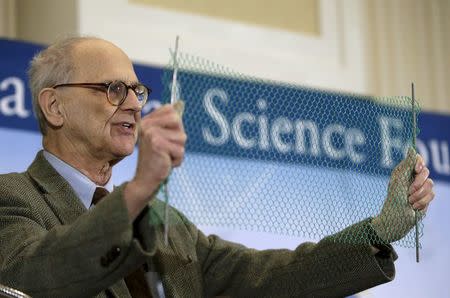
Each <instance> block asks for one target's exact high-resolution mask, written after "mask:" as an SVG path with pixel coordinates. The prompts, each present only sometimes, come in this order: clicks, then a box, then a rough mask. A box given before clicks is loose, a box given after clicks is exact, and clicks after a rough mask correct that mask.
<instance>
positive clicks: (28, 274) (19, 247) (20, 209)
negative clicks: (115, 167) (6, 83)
mask: <svg viewBox="0 0 450 298" xmlns="http://www.w3.org/2000/svg"><path fill="white" fill-rule="evenodd" d="M123 188H124V185H122V186H120V187H117V188H116V189H115V190H114V192H112V193H111V194H109V195H108V196H107V197H105V199H103V200H102V201H101V202H100V203H99V204H98V205H97V206H96V207H95V208H94V209H92V210H90V211H87V210H86V209H85V208H84V206H83V205H82V204H81V202H80V200H79V199H78V198H77V197H76V195H75V192H74V191H73V190H72V189H71V187H70V186H69V184H68V183H67V182H66V181H65V180H64V179H63V178H62V177H61V176H60V175H59V174H58V173H57V172H56V171H55V170H54V169H53V168H52V167H51V165H50V164H49V163H48V162H47V161H46V160H45V158H44V156H43V154H42V152H39V153H38V155H37V157H36V159H35V160H34V162H33V163H32V164H31V165H30V167H29V168H28V170H27V171H26V172H24V173H11V174H6V175H0V283H3V284H6V285H8V286H12V287H14V288H17V289H20V290H22V291H24V292H26V293H28V294H30V295H32V296H34V297H92V296H95V297H130V295H129V293H128V290H127V288H126V285H125V283H124V281H123V277H124V276H126V275H128V274H129V273H130V272H132V271H133V270H134V269H135V268H137V267H138V266H141V265H142V264H144V266H151V267H152V268H155V270H156V271H158V272H159V273H160V275H161V278H162V282H163V285H164V290H165V293H166V296H167V297H212V296H232V297H341V296H345V295H349V294H351V293H355V292H358V291H361V290H363V289H366V288H370V287H372V286H375V285H377V284H380V283H383V282H387V281H389V280H391V279H392V278H393V276H394V266H393V259H395V258H396V256H395V253H394V252H393V251H391V250H390V249H388V250H387V252H386V253H384V254H379V255H377V256H376V257H375V256H373V255H372V254H371V250H370V245H369V244H366V243H361V244H352V245H349V244H344V243H342V242H339V241H336V239H343V237H348V236H351V237H353V236H357V234H358V233H362V232H367V231H366V230H367V229H370V227H369V225H368V223H367V221H363V222H361V223H358V224H356V225H353V226H351V227H349V228H348V229H346V230H344V231H343V232H341V233H338V234H336V235H333V236H330V237H327V238H324V239H323V240H322V241H320V242H318V243H317V244H314V243H304V244H301V245H300V246H299V247H298V248H297V249H295V250H294V251H289V250H265V251H256V250H253V249H248V248H245V247H243V246H241V245H238V244H235V243H231V242H228V241H224V240H222V239H220V238H219V237H217V236H208V237H207V236H205V235H204V234H203V233H202V232H201V231H199V230H198V229H197V228H196V227H195V226H194V225H193V224H192V223H190V222H189V221H188V220H187V219H186V218H185V217H184V216H183V215H182V214H181V213H179V212H178V211H177V210H175V209H173V208H172V209H171V210H170V220H171V229H170V233H169V239H170V240H169V245H168V246H165V245H164V243H163V241H162V239H163V236H162V235H163V234H162V233H163V228H162V214H163V207H164V205H163V203H161V202H160V201H158V200H154V201H153V203H151V205H149V207H148V208H146V209H145V210H144V211H143V212H142V213H141V215H140V216H139V217H138V219H136V220H135V222H134V223H132V222H130V220H129V218H128V214H127V210H126V207H125V203H124V201H123V197H122V191H123Z"/></svg>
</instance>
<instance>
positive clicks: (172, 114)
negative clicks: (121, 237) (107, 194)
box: [124, 101, 187, 220]
mask: <svg viewBox="0 0 450 298" xmlns="http://www.w3.org/2000/svg"><path fill="white" fill-rule="evenodd" d="M183 107H184V103H183V102H182V101H178V102H176V103H175V104H174V105H164V106H162V107H160V108H158V109H157V110H155V111H154V112H152V113H150V114H149V115H147V116H145V117H144V118H142V120H141V122H140V125H139V132H138V133H139V135H138V137H139V146H138V147H139V155H138V163H137V169H136V174H135V176H134V178H133V179H132V180H131V181H130V182H129V183H128V184H127V186H126V188H125V190H124V197H125V201H126V204H127V207H128V211H129V214H130V218H131V219H132V220H134V218H136V216H137V215H138V214H139V213H140V212H141V210H142V209H143V208H144V207H145V205H146V204H147V203H148V202H149V201H150V200H151V199H152V197H153V194H154V193H155V192H156V191H157V190H158V189H159V186H160V184H161V182H163V181H164V180H165V179H166V178H167V176H168V175H169V174H170V171H171V169H172V168H174V167H178V166H179V165H181V163H182V161H183V158H184V151H185V144H186V139H187V136H186V133H185V132H184V128H183V122H182V111H183Z"/></svg>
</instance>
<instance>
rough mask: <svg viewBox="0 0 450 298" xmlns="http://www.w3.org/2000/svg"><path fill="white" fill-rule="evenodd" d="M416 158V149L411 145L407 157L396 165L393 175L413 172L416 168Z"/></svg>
mask: <svg viewBox="0 0 450 298" xmlns="http://www.w3.org/2000/svg"><path fill="white" fill-rule="evenodd" d="M415 160H416V151H415V150H414V148H412V147H409V149H408V153H407V155H406V157H405V159H403V160H402V161H401V162H400V163H399V164H398V165H397V166H396V167H395V169H394V171H393V175H395V176H398V175H403V174H408V173H409V172H412V171H413V169H414V165H415Z"/></svg>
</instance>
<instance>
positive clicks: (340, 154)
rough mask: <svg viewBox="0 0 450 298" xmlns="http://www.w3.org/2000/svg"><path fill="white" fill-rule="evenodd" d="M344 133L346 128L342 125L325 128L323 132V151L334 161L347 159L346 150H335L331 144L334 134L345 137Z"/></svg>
mask: <svg viewBox="0 0 450 298" xmlns="http://www.w3.org/2000/svg"><path fill="white" fill-rule="evenodd" d="M344 133H345V128H344V126H342V125H340V124H332V125H329V126H327V127H325V130H324V131H323V139H322V144H323V150H325V153H326V154H327V155H328V156H329V157H331V158H332V159H343V158H344V157H345V150H344V148H342V149H341V150H339V149H338V148H335V147H334V146H333V143H332V142H331V136H332V135H333V134H337V135H341V136H342V137H343V136H344Z"/></svg>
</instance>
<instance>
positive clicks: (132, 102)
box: [120, 89, 142, 111]
mask: <svg viewBox="0 0 450 298" xmlns="http://www.w3.org/2000/svg"><path fill="white" fill-rule="evenodd" d="M120 108H121V109H122V110H132V111H140V110H142V106H141V103H140V102H139V100H138V98H137V96H136V93H134V91H133V90H132V89H128V94H127V97H126V98H125V100H124V101H123V103H122V104H121V105H120Z"/></svg>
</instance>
